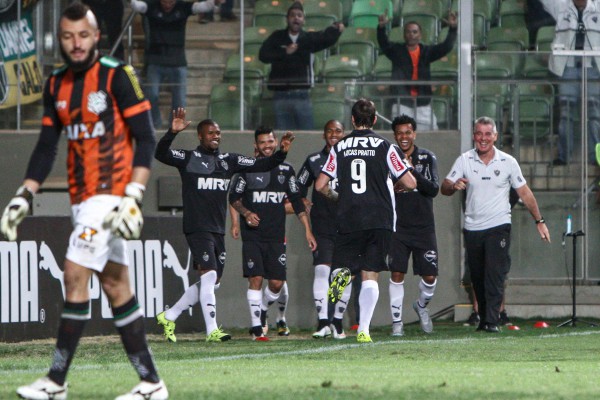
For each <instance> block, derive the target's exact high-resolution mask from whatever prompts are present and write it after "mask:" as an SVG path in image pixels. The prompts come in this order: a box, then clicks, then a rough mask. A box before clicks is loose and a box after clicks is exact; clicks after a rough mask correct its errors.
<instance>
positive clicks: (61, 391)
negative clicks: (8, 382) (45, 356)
mask: <svg viewBox="0 0 600 400" xmlns="http://www.w3.org/2000/svg"><path fill="white" fill-rule="evenodd" d="M17 395H18V396H19V397H20V398H22V399H30V400H52V399H53V400H64V399H66V398H67V383H66V382H65V384H64V385H59V384H57V383H56V382H54V381H53V380H51V379H50V378H48V377H47V376H45V377H43V378H40V379H38V380H37V381H35V382H33V383H32V384H31V385H27V386H21V387H19V388H17Z"/></svg>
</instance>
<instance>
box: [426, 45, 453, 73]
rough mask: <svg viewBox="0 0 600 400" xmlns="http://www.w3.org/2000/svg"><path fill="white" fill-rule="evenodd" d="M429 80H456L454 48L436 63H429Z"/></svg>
mask: <svg viewBox="0 0 600 400" xmlns="http://www.w3.org/2000/svg"><path fill="white" fill-rule="evenodd" d="M430 70H431V79H433V80H444V79H451V80H457V79H458V51H457V50H456V48H455V49H454V50H452V51H451V52H450V53H448V54H446V55H445V56H444V57H442V58H440V59H439V60H437V61H434V62H432V63H431V66H430Z"/></svg>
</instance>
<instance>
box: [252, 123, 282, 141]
mask: <svg viewBox="0 0 600 400" xmlns="http://www.w3.org/2000/svg"><path fill="white" fill-rule="evenodd" d="M267 133H272V134H273V137H277V136H275V132H273V128H271V127H269V126H264V125H261V126H259V127H258V128H256V130H255V131H254V142H255V143H256V142H257V141H258V137H259V136H260V135H265V134H267Z"/></svg>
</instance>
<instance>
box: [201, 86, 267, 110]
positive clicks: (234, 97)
mask: <svg viewBox="0 0 600 400" xmlns="http://www.w3.org/2000/svg"><path fill="white" fill-rule="evenodd" d="M240 88H241V86H240V84H239V82H224V83H217V84H215V85H213V86H212V88H211V90H210V101H211V102H212V101H225V100H231V101H240ZM259 99H260V93H257V92H256V90H255V89H254V88H253V87H252V85H251V84H248V83H246V84H244V100H245V101H246V102H247V103H248V104H249V105H250V106H251V105H253V104H256V103H257V102H258V100H259Z"/></svg>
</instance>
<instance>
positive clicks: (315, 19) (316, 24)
mask: <svg viewBox="0 0 600 400" xmlns="http://www.w3.org/2000/svg"><path fill="white" fill-rule="evenodd" d="M336 21H338V19H337V18H336V17H335V16H333V15H310V16H308V15H307V16H306V17H305V18H304V30H305V31H307V32H311V31H312V32H315V31H320V30H323V29H325V28H327V27H329V26H331V24H333V23H334V22H336Z"/></svg>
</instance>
